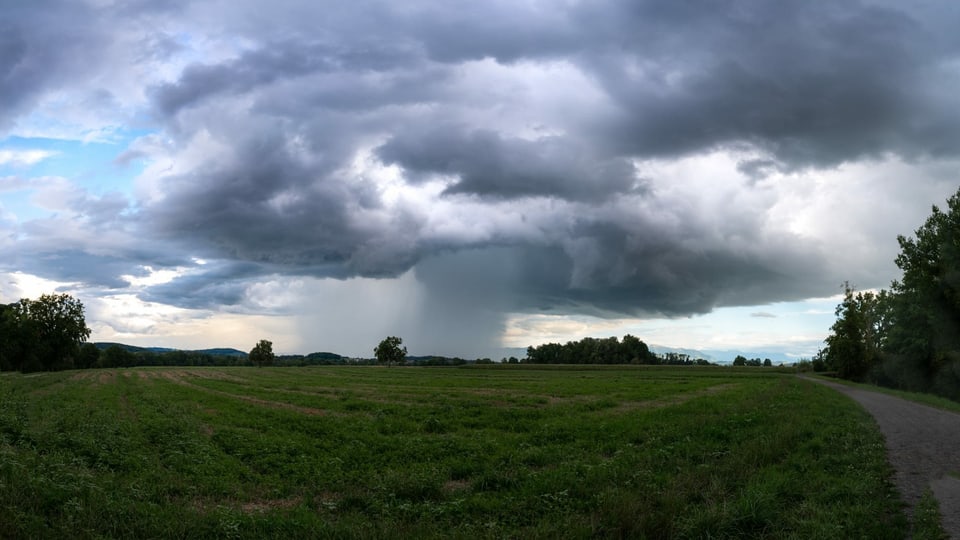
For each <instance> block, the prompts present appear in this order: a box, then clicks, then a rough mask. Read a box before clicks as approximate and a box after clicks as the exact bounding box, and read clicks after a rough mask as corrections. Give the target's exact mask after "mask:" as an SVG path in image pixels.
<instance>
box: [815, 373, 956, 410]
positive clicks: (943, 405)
mask: <svg viewBox="0 0 960 540" xmlns="http://www.w3.org/2000/svg"><path fill="white" fill-rule="evenodd" d="M804 375H806V376H812V377H819V378H822V379H824V380H827V381H830V382H835V383H838V384H843V385H846V386H851V387H854V388H862V389H864V390H870V391H873V392H880V393H882V394H887V395H890V396H896V397H899V398H903V399H906V400H908V401H913V402H915V403H922V404H924V405H929V406H931V407H936V408H938V409H943V410H945V411H951V412H955V413H960V403H957V402H956V401H953V400H951V399H947V398H945V397H941V396H937V395H934V394H925V393H922V392H907V391H906V390H896V389H894V388H887V387H885V386H877V385H875V384H869V383H858V382H853V381H848V380H845V379H839V378H835V377H822V376H820V375H817V374H815V373H805V374H804Z"/></svg>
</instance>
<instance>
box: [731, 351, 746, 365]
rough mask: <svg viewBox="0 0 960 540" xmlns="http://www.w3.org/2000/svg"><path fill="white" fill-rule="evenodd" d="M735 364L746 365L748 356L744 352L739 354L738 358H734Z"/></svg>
mask: <svg viewBox="0 0 960 540" xmlns="http://www.w3.org/2000/svg"><path fill="white" fill-rule="evenodd" d="M733 365H735V366H745V365H747V357H746V356H743V355H742V354H738V355H737V357H736V358H734V359H733Z"/></svg>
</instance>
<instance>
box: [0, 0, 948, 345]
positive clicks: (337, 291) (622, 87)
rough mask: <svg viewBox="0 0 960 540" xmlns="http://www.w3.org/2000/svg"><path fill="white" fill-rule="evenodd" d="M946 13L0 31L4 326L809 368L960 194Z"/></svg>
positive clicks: (310, 7)
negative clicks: (848, 313) (735, 359)
mask: <svg viewBox="0 0 960 540" xmlns="http://www.w3.org/2000/svg"><path fill="white" fill-rule="evenodd" d="M957 28H960V8H958V7H957V5H956V4H955V3H954V2H951V1H947V0H944V1H922V0H918V1H912V2H902V1H889V2H859V1H850V0H830V1H823V2H811V1H809V0H796V1H789V0H787V1H778V2H766V1H716V0H709V1H706V0H704V1H694V0H691V1H671V2H663V1H659V0H657V1H640V0H623V1H603V0H591V1H583V2H581V1H577V0H560V1H550V2H546V1H544V2H539V1H517V0H510V1H502V2H501V1H488V2H473V3H459V2H445V1H435V2H428V1H420V0H405V1H403V2H396V1H386V0H384V1H378V0H351V1H350V2H316V1H312V0H275V1H273V2H269V3H264V2H262V1H259V0H257V1H254V0H209V1H188V0H174V1H171V0H163V1H161V0H137V1H131V0H128V1H120V0H117V1H112V0H86V1H82V0H65V1H62V2H61V1H56V0H37V1H32V2H18V1H6V0H4V1H2V2H0V253H2V255H0V302H13V301H16V300H17V299H18V298H20V297H23V296H28V297H35V296H37V295H39V294H40V293H42V292H53V291H55V290H62V291H66V292H69V293H71V294H74V295H75V296H77V297H78V298H80V299H81V300H82V301H83V302H84V304H85V305H86V306H87V316H88V323H89V325H90V326H91V327H92V329H93V336H92V337H93V339H94V340H98V341H123V342H127V343H133V344H141V345H157V346H170V347H185V348H203V347H213V346H232V347H237V348H240V349H243V350H248V349H249V348H251V347H252V346H253V344H254V343H255V342H256V340H258V339H261V338H266V339H271V340H273V341H274V344H275V350H277V351H279V352H301V353H306V352H311V351H317V350H330V351H335V352H340V353H342V354H350V355H363V356H370V355H371V354H372V350H373V347H374V346H375V345H376V343H377V342H378V341H379V340H380V339H382V338H383V337H384V336H386V335H400V336H402V337H403V338H404V340H405V342H406V343H407V345H408V347H409V349H410V351H411V353H418V354H427V353H435V354H448V355H462V356H468V357H473V356H479V355H492V354H496V353H497V349H498V348H499V347H502V346H509V347H523V346H526V345H532V344H538V343H542V342H544V341H547V340H553V341H557V340H559V341H566V340H569V339H579V338H581V337H584V336H588V335H592V336H597V337H600V336H607V335H620V336H622V335H623V334H624V333H627V332H630V333H633V334H634V335H637V336H638V337H640V338H641V339H644V340H645V341H647V342H648V343H656V344H661V345H668V346H673V347H689V348H701V349H729V350H742V351H759V350H762V351H776V352H781V353H786V354H790V355H794V356H810V355H811V354H813V352H815V351H816V350H817V347H819V346H820V345H821V341H822V339H823V338H824V337H825V336H826V335H827V333H828V330H829V326H830V324H831V323H832V319H833V315H832V309H833V306H834V305H835V304H836V302H837V300H836V297H835V295H836V294H838V293H839V292H840V290H841V287H840V286H841V283H843V282H844V281H845V280H849V281H850V282H851V283H853V284H855V285H856V286H857V287H859V288H875V287H886V286H888V285H889V283H890V281H891V280H892V279H895V278H896V277H897V276H898V270H897V268H896V266H895V265H894V264H893V259H894V257H895V256H896V254H897V252H898V246H897V242H896V236H897V235H898V234H907V235H909V234H912V232H913V231H914V230H916V228H917V227H919V226H920V225H921V224H922V222H923V220H924V219H925V218H926V216H927V215H929V213H930V209H931V206H932V205H934V204H940V205H942V204H943V203H944V201H945V199H946V198H947V197H948V196H949V195H951V194H953V193H954V192H956V190H957V187H958V185H960V182H958V179H960V174H958V173H960V98H958V96H960V33H958V32H957V31H956V29H957Z"/></svg>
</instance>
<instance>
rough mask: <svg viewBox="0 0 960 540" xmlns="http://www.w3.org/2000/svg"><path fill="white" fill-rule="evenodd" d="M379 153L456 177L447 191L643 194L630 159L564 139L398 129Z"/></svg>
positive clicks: (582, 196) (418, 170)
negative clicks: (604, 156) (598, 154)
mask: <svg viewBox="0 0 960 540" xmlns="http://www.w3.org/2000/svg"><path fill="white" fill-rule="evenodd" d="M377 155H378V156H379V157H380V159H382V160H383V161H384V162H386V163H388V164H397V165H400V166H402V167H403V168H404V169H405V170H406V171H407V172H408V173H411V174H424V173H426V174H430V173H432V174H440V175H451V176H454V177H455V178H457V179H458V180H457V181H456V183H455V184H453V185H452V186H450V187H449V188H448V189H447V193H468V194H470V193H472V194H477V195H481V196H489V197H499V198H512V197H524V196H537V195H542V196H558V197H563V198H569V199H572V200H593V199H603V198H606V197H609V196H611V195H613V194H616V193H628V192H632V191H640V190H642V182H641V181H640V180H639V178H637V173H636V169H635V167H634V165H633V164H632V163H631V162H630V161H629V160H627V159H623V158H614V159H606V160H604V159H599V158H597V157H596V156H593V155H590V154H589V149H584V148H583V147H582V145H577V144H575V143H574V142H573V141H571V140H569V139H568V138H566V137H544V138H542V139H538V140H536V141H528V140H524V139H519V138H510V139H508V138H504V137H502V136H500V135H499V134H497V133H495V132H492V131H486V130H477V131H473V132H471V133H464V132H463V131H462V130H459V129H456V128H449V129H431V130H429V131H428V132H427V133H415V132H408V131H401V132H399V133H397V134H396V135H394V136H393V137H392V138H391V140H390V141H389V142H388V143H387V144H385V145H383V146H381V147H380V148H378V149H377Z"/></svg>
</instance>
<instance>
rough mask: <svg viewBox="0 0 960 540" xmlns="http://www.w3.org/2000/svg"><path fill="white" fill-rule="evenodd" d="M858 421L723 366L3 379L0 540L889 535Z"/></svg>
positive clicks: (889, 511)
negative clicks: (61, 539)
mask: <svg viewBox="0 0 960 540" xmlns="http://www.w3.org/2000/svg"><path fill="white" fill-rule="evenodd" d="M889 478H890V471H889V469H888V467H887V465H886V462H885V459H884V452H883V444H882V440H881V438H880V435H879V433H877V431H876V429H875V428H874V427H873V423H872V421H871V419H870V418H869V416H867V415H866V413H864V412H863V411H861V410H860V409H859V408H857V407H856V406H855V405H854V404H853V403H851V402H850V401H849V400H847V399H846V398H844V397H842V396H840V395H839V394H837V393H836V392H833V391H831V390H830V389H828V388H824V387H821V386H819V385H815V384H812V383H810V382H808V381H802V380H798V379H796V378H794V377H792V376H786V375H781V374H777V373H773V372H770V373H759V370H753V372H752V373H738V372H728V371H725V370H718V369H709V368H706V369H687V368H671V369H662V368H661V369H642V368H605V369H517V368H514V369H415V368H374V367H371V368H348V367H336V368H303V369H255V368H222V369H183V368H180V369H172V368H163V369H130V370H104V371H90V372H70V373H56V374H43V375H40V376H35V377H25V376H19V375H13V376H4V377H2V378H0V514H2V515H4V516H8V517H9V518H8V519H4V520H0V537H63V536H69V537H74V538H84V537H86V538H95V537H103V536H106V537H130V538H133V537H137V538H141V537H191V538H205V537H210V538H214V537H216V538H271V537H273V538H289V537H344V538H409V537H443V538H450V537H453V538H521V537H522V538H587V537H591V538H595V537H600V538H623V537H633V538H706V537H710V538H751V537H753V538H849V537H861V538H902V537H904V535H905V533H906V522H905V519H904V517H903V515H902V513H901V511H900V502H899V501H898V499H897V498H896V495H895V494H894V492H893V491H892V488H891V484H890V482H889Z"/></svg>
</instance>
